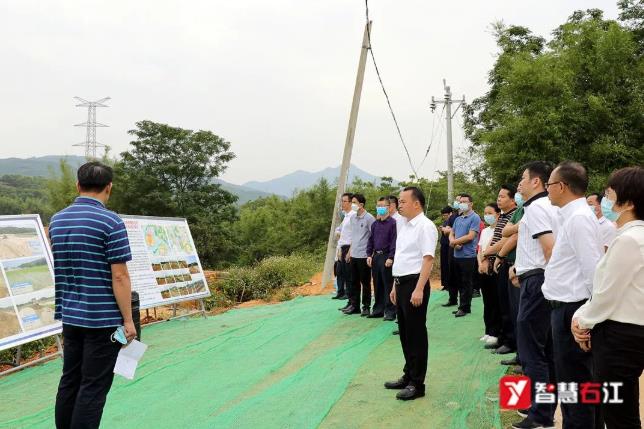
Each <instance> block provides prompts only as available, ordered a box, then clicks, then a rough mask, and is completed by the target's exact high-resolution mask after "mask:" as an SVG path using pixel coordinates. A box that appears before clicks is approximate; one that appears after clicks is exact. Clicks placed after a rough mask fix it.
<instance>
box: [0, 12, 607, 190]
mask: <svg viewBox="0 0 644 429" xmlns="http://www.w3.org/2000/svg"><path fill="white" fill-rule="evenodd" d="M369 6H370V15H371V19H372V20H373V30H372V43H373V49H374V53H375V55H376V59H377V60H378V65H379V67H380V71H381V74H382V77H383V80H384V82H385V85H386V87H387V90H388V92H389V95H390V97H391V101H392V103H393V106H394V109H395V111H396V114H397V116H398V120H399V123H400V125H401V129H402V132H403V135H404V137H405V139H406V141H407V143H408V146H409V149H410V152H411V155H412V158H413V159H414V160H415V162H416V163H419V162H420V159H421V158H422V157H423V155H424V153H425V150H426V148H427V145H428V144H429V142H430V139H431V135H432V125H433V126H434V134H435V137H434V140H435V142H434V144H433V148H432V150H431V152H430V156H429V158H428V160H427V161H426V162H425V164H424V165H423V167H422V169H421V170H420V174H421V175H424V176H428V175H430V174H431V173H432V172H433V171H434V170H436V169H445V165H446V162H445V148H444V146H445V143H444V139H445V137H444V136H445V133H444V132H443V133H442V134H440V136H441V138H440V140H439V139H438V136H439V133H440V131H441V128H440V127H439V117H440V110H437V112H436V113H435V114H433V115H432V113H431V112H430V110H429V105H428V103H429V100H430V98H431V96H432V95H434V96H437V97H442V94H443V87H442V81H441V79H442V78H447V80H448V84H449V85H450V86H451V87H452V91H453V93H454V95H455V96H457V97H460V96H461V95H463V94H464V95H465V97H466V99H467V100H472V98H475V97H477V96H479V95H481V94H483V93H484V92H485V91H486V89H487V83H486V77H487V72H488V70H489V69H490V67H491V66H492V64H493V62H494V56H495V52H496V48H495V44H494V40H493V37H492V35H491V32H490V23H492V22H493V21H497V20H503V21H504V22H506V23H507V24H518V25H524V26H527V27H529V28H530V29H532V30H533V32H535V33H537V34H539V35H543V36H546V37H549V35H550V32H551V31H552V30H553V29H554V28H555V27H556V26H557V25H559V24H561V23H563V22H564V21H565V19H566V18H567V17H568V16H569V15H570V14H571V13H572V12H573V11H574V10H577V9H587V8H594V7H596V8H600V9H603V10H604V11H605V14H606V16H607V17H609V18H615V17H616V16H617V8H616V1H615V0H574V1H573V0H539V1H535V0H523V1H517V0H488V1H480V0H476V1H474V0H468V1H460V2H459V1H451V2H448V1H429V0H371V1H370V5H369ZM364 20H365V16H364V1H362V0H351V1H350V0H319V1H310V0H270V1H269V0H262V1H260V0H247V1H242V0H236V1H231V0H227V1H219V0H216V1H214V0H210V1H190V0H184V1H160V0H155V1H142V0H137V1H114V0H112V1H26V0H15V1H7V0H0V58H2V63H1V64H2V67H0V118H2V119H1V121H2V126H0V145H1V147H2V150H1V153H0V157H1V158H6V157H9V156H17V157H28V156H39V155H50V154H76V155H82V154H83V153H84V152H83V149H82V148H79V147H72V144H74V143H78V142H81V141H83V140H84V137H85V130H84V129H82V128H74V127H73V126H72V125H73V124H76V123H80V122H84V121H85V119H86V115H87V111H86V110H85V109H83V108H79V107H75V101H74V100H73V96H80V97H83V98H86V99H89V100H95V99H99V98H102V97H106V96H110V97H112V100H111V101H110V102H109V105H110V107H109V108H106V109H105V108H104V109H99V110H98V121H99V122H103V123H106V124H109V125H110V128H102V129H99V130H98V140H99V141H100V142H102V143H105V144H108V145H110V146H111V147H112V148H113V150H114V151H115V152H121V151H123V150H126V149H127V147H128V143H129V141H130V140H131V139H130V136H129V135H127V134H126V132H127V130H129V129H131V128H133V127H134V123H135V122H136V121H139V120H143V119H149V120H153V121H158V122H164V123H168V124H171V125H173V126H180V127H183V128H190V129H207V130H211V131H213V132H214V133H216V134H218V135H220V136H222V137H223V138H225V139H227V140H228V141H230V142H231V143H232V150H233V152H235V154H236V155H237V158H236V159H235V160H234V161H233V162H232V163H231V164H230V166H229V169H228V171H227V172H226V173H225V174H224V176H223V178H224V179H226V180H228V181H231V182H233V183H242V182H245V181H248V180H266V179H271V178H274V177H277V176H280V175H283V174H286V173H290V172H292V171H294V170H296V169H303V170H309V171H315V170H320V169H323V168H325V167H329V166H336V165H339V164H340V161H341V157H342V150H343V145H344V140H345V135H346V129H347V121H348V117H349V110H350V106H351V98H352V94H353V87H354V83H355V74H356V69H357V63H358V55H359V51H360V45H361V39H362V32H363V29H364ZM457 116H458V117H459V119H458V120H457V121H456V122H454V143H455V145H456V146H457V148H458V147H461V148H462V147H463V146H464V145H465V144H466V142H464V140H463V135H462V132H461V130H460V123H461V121H460V115H457ZM352 161H353V163H355V164H356V165H358V166H359V167H361V168H363V169H365V170H367V171H369V172H371V173H373V174H376V175H391V176H394V177H396V178H399V179H404V178H406V177H407V176H408V174H409V172H410V169H409V166H408V163H407V159H406V157H405V155H404V152H403V150H402V146H401V144H400V142H399V140H398V138H397V135H396V133H395V128H394V126H393V123H392V121H391V118H390V116H389V112H388V110H387V107H386V103H385V100H384V97H383V95H382V93H381V90H380V87H379V85H378V82H377V79H376V76H375V72H374V70H373V66H372V65H371V64H370V63H368V65H367V71H366V77H365V83H364V89H363V95H362V103H361V107H360V114H359V118H358V126H357V132H356V139H355V146H354V151H353V158H352Z"/></svg>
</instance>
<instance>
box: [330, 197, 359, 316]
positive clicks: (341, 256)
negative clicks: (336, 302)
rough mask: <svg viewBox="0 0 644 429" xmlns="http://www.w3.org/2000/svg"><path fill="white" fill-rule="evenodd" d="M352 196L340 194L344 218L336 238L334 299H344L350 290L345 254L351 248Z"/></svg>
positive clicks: (353, 214) (348, 267)
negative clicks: (336, 284) (336, 267)
mask: <svg viewBox="0 0 644 429" xmlns="http://www.w3.org/2000/svg"><path fill="white" fill-rule="evenodd" d="M352 198H353V194H352V193H350V192H346V193H344V194H342V211H343V212H344V218H343V219H342V224H341V225H340V238H338V249H337V255H336V258H337V260H338V275H337V279H338V293H337V295H336V296H334V298H336V299H345V298H347V297H348V295H349V288H351V264H350V263H349V261H347V254H348V253H349V247H351V218H352V217H353V216H355V214H356V212H354V211H353V210H351V199H352ZM349 305H350V303H349V302H348V301H347V304H346V305H345V306H344V307H342V308H340V309H339V310H344V309H346V308H349Z"/></svg>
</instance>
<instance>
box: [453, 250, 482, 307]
mask: <svg viewBox="0 0 644 429" xmlns="http://www.w3.org/2000/svg"><path fill="white" fill-rule="evenodd" d="M454 269H455V271H456V278H457V279H458V292H459V298H460V302H459V305H458V308H459V310H463V311H465V312H467V313H469V312H470V311H471V306H472V290H473V288H474V278H475V277H476V276H477V275H478V262H477V261H476V258H454Z"/></svg>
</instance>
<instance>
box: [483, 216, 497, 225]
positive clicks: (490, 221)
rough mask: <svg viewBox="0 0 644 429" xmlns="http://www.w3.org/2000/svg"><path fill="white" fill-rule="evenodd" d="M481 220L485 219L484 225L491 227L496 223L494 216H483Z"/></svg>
mask: <svg viewBox="0 0 644 429" xmlns="http://www.w3.org/2000/svg"><path fill="white" fill-rule="evenodd" d="M483 218H484V219H485V223H487V224H488V225H492V224H493V223H494V222H496V216H494V215H485V216H483Z"/></svg>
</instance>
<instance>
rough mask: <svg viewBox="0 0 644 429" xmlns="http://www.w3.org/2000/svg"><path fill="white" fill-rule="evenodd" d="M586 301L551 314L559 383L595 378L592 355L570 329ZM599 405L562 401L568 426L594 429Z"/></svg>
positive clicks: (565, 423)
mask: <svg viewBox="0 0 644 429" xmlns="http://www.w3.org/2000/svg"><path fill="white" fill-rule="evenodd" d="M584 302H585V301H580V302H572V303H564V304H562V305H561V306H559V307H557V308H553V309H552V312H551V313H550V323H551V326H552V345H553V352H554V360H555V373H556V378H557V383H566V384H568V383H571V382H574V383H577V384H581V383H587V382H589V381H592V380H593V364H592V355H591V354H590V353H586V352H584V351H583V350H582V349H581V348H580V347H579V345H578V344H577V343H576V342H575V339H574V337H573V336H572V332H571V331H570V324H571V322H572V316H573V314H575V311H577V309H578V308H579V307H581V306H582V305H583V304H584ZM596 408H597V407H596V406H595V405H593V404H581V403H578V404H566V403H562V404H561V414H562V416H563V427H564V429H575V428H579V429H582V428H583V429H592V428H593V427H595V410H596Z"/></svg>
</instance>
